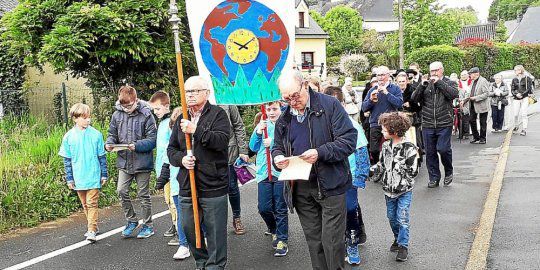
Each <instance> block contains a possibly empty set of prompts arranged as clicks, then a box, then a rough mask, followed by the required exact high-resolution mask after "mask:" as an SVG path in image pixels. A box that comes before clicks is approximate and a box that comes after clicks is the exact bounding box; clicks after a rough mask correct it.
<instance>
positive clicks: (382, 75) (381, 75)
mask: <svg viewBox="0 0 540 270" xmlns="http://www.w3.org/2000/svg"><path fill="white" fill-rule="evenodd" d="M386 75H388V73H380V74H377V77H384V76H386Z"/></svg>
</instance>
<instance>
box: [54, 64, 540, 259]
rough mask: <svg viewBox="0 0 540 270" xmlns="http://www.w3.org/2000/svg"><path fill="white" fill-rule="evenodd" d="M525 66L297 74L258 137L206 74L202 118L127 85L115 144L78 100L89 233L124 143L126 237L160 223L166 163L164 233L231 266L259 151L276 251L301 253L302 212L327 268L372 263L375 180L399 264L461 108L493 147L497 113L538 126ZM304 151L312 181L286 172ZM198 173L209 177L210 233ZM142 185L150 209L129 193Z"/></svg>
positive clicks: (76, 171)
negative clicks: (230, 237) (359, 77)
mask: <svg viewBox="0 0 540 270" xmlns="http://www.w3.org/2000/svg"><path fill="white" fill-rule="evenodd" d="M514 70H515V73H516V78H514V79H513V80H512V83H511V85H510V86H506V85H505V84H504V82H503V78H502V77H500V76H496V77H495V82H493V83H489V82H488V80H487V79H485V78H484V77H482V76H480V70H479V69H478V68H471V69H470V70H469V71H463V72H462V73H461V74H460V78H458V77H457V75H456V74H452V75H451V76H450V77H446V76H444V67H443V64H442V63H441V62H434V63H431V64H430V66H429V72H428V73H427V74H425V75H424V74H422V73H421V70H420V67H419V66H418V65H417V64H412V65H410V66H409V68H408V69H407V70H397V71H395V72H391V71H390V69H389V68H388V67H385V66H380V67H375V68H374V69H373V70H372V73H373V76H372V77H371V79H370V80H369V81H368V82H367V85H366V88H365V90H364V91H363V93H362V94H359V93H358V92H356V91H355V90H354V89H353V87H352V80H351V79H346V80H345V84H344V85H343V87H337V86H335V85H333V84H332V83H330V82H326V81H325V82H320V81H319V80H318V78H315V77H309V78H305V77H304V76H303V74H302V73H301V72H300V71H298V70H285V71H284V72H283V73H282V74H281V76H280V78H279V80H278V86H279V90H280V92H281V96H282V100H280V101H274V102H270V103H267V104H265V105H264V106H265V109H266V115H267V118H266V119H265V118H260V117H257V120H256V121H257V122H256V127H255V129H254V131H253V133H252V134H246V130H245V127H244V123H243V121H242V118H241V115H240V113H239V110H238V108H237V107H236V106H229V105H228V106H217V105H213V104H211V103H210V102H209V101H208V99H209V97H210V94H211V92H210V85H209V82H208V81H207V80H206V79H205V78H203V77H200V76H194V77H190V78H189V79H188V80H186V82H185V95H186V102H187V109H188V114H189V115H188V117H187V119H188V120H186V119H184V118H183V117H182V111H181V110H180V109H179V108H176V109H174V110H172V112H171V102H170V98H169V95H168V94H167V93H166V92H163V91H157V92H156V93H154V95H153V96H152V97H151V98H150V100H149V101H148V102H145V101H143V100H140V99H139V98H138V96H137V91H136V90H135V89H134V88H133V87H131V86H127V85H126V86H122V87H121V88H120V89H119V91H118V100H117V101H116V105H115V111H114V113H113V114H112V117H111V121H110V126H109V130H108V134H107V137H106V139H105V140H103V137H102V135H101V133H100V132H99V131H97V130H96V129H94V128H93V127H92V126H91V125H90V118H91V111H90V107H88V106H87V105H85V104H81V103H78V104H75V105H74V106H73V107H72V108H71V110H70V112H69V114H70V116H71V118H72V119H73V121H74V123H75V125H74V127H73V128H72V129H71V130H69V131H68V132H67V133H66V134H65V136H64V138H63V141H62V144H61V148H60V151H59V155H61V156H62V157H63V159H64V166H65V174H66V177H65V178H66V181H67V185H68V187H69V188H70V189H73V190H76V192H77V194H78V196H79V198H80V201H81V203H82V207H83V209H84V213H85V214H86V217H87V223H88V228H87V232H86V233H85V237H86V239H87V240H88V241H90V242H95V241H96V235H97V234H98V232H99V230H98V226H97V221H98V200H99V189H101V188H102V186H103V185H104V184H105V183H106V181H107V180H108V168H107V162H106V155H107V152H109V153H112V152H115V153H116V154H117V159H116V167H117V170H118V181H117V193H118V196H119V197H120V201H121V206H122V209H123V211H124V214H125V219H126V226H125V228H124V230H123V231H122V234H121V235H122V237H126V238H127V237H137V238H141V239H143V238H148V237H151V236H152V235H153V234H154V233H155V230H154V226H153V220H152V203H151V198H150V176H151V173H152V171H154V172H155V175H156V178H157V181H156V186H155V188H156V189H158V190H164V192H163V194H164V199H165V202H166V204H167V206H168V208H169V212H170V217H171V226H170V228H169V229H168V230H167V231H166V232H164V236H167V237H172V239H171V240H170V241H169V242H168V245H173V246H178V250H177V252H176V253H175V254H174V255H173V258H174V259H177V260H182V259H186V258H188V257H190V256H193V257H194V259H195V267H196V268H197V269H224V268H225V265H226V263H227V227H228V226H227V223H228V205H229V204H230V206H231V209H232V213H233V217H232V229H233V230H234V233H235V234H236V235H242V234H245V233H246V229H245V228H244V225H243V223H242V220H241V206H240V205H241V204H240V191H239V188H238V179H237V173H236V170H235V164H236V163H238V162H249V161H250V160H252V159H251V158H252V156H253V155H256V158H255V164H256V167H257V170H256V173H255V176H254V178H255V181H256V182H257V185H258V186H257V188H258V211H259V214H260V216H261V218H262V221H263V222H264V224H265V225H266V227H267V230H266V231H265V232H264V234H265V235H268V236H271V239H272V240H271V241H269V245H271V246H272V248H273V249H274V256H276V257H282V256H286V255H287V253H288V238H289V235H288V225H289V219H288V216H289V212H290V213H291V214H292V213H296V214H297V215H298V218H299V220H300V224H301V226H302V229H303V231H304V235H305V240H306V242H307V246H308V250H309V254H310V258H311V264H312V268H313V269H344V266H345V261H346V262H348V263H349V264H359V263H360V262H361V257H360V254H359V251H358V245H360V244H363V243H365V242H366V239H367V236H366V230H365V226H364V221H363V218H362V212H361V205H360V204H359V202H358V188H365V186H366V184H365V182H366V181H368V180H371V181H373V182H380V183H381V186H382V190H383V194H384V198H385V202H386V206H387V217H388V220H389V224H390V229H391V231H392V234H393V235H394V241H393V243H391V245H389V246H390V248H389V250H390V251H391V252H397V255H396V260H397V261H406V260H407V258H408V248H409V238H410V236H409V224H410V207H411V201H412V190H413V187H414V184H415V177H416V176H417V174H418V171H419V168H420V167H421V164H422V163H423V162H424V161H425V164H426V167H427V171H428V175H429V183H428V187H429V188H436V187H437V186H439V182H440V180H441V179H442V180H443V184H444V185H450V184H451V183H452V181H453V165H452V146H451V145H452V134H453V131H455V124H454V123H455V120H456V117H457V116H456V114H455V113H454V111H455V110H458V111H459V117H460V119H461V122H462V123H463V125H460V127H459V128H460V129H461V131H462V132H463V134H464V136H470V135H472V137H473V138H472V140H471V143H474V144H485V143H486V132H487V131H486V129H487V117H488V113H489V112H490V111H491V115H492V119H493V126H492V127H493V130H492V131H493V132H501V131H502V130H504V129H505V127H506V128H513V131H514V132H516V133H519V134H521V135H523V136H525V135H526V129H527V113H526V112H527V106H528V105H529V98H528V97H529V96H531V95H532V94H533V86H532V85H533V81H532V80H531V79H530V78H529V77H528V76H526V75H525V73H524V69H523V67H522V66H516V67H515V69H514ZM509 93H511V95H512V96H513V100H510V99H508V98H507V96H508V95H509ZM507 106H510V107H511V108H513V111H514V114H513V116H514V117H515V119H513V120H514V121H513V122H512V123H513V126H509V125H508V124H506V125H505V117H504V116H505V107H507ZM478 122H479V126H480V129H478ZM265 134H267V136H265ZM186 135H190V136H188V137H189V138H191V140H190V141H186ZM248 136H249V137H248ZM188 145H190V146H191V148H189V147H188ZM188 149H191V150H188ZM268 150H270V152H271V157H270V159H271V161H272V162H271V165H270V166H271V168H270V169H269V168H268V163H267V158H268V156H267V155H268V153H269V152H268ZM154 153H155V158H154ZM291 156H297V157H299V158H300V159H302V160H304V161H305V162H308V163H310V164H313V166H312V169H311V171H310V173H309V180H295V181H280V180H278V177H279V175H280V172H281V171H282V170H283V169H285V168H287V167H288V166H289V161H290V159H288V158H287V157H291ZM440 163H442V165H443V168H444V177H443V175H442V173H441V171H440V169H439V167H440ZM190 173H194V176H195V179H196V191H197V197H196V199H197V203H198V206H199V211H198V213H199V215H198V217H199V223H200V225H201V226H200V231H199V232H197V233H196V226H195V222H194V216H196V215H195V213H194V211H193V203H194V202H193V201H192V198H193V197H192V194H191V192H192V190H191V186H190V176H189V175H190ZM269 173H270V175H269ZM133 182H135V183H136V186H137V196H138V198H139V199H140V201H141V211H140V215H141V216H140V217H139V216H138V215H137V214H136V212H135V210H134V208H133V205H132V203H131V199H130V196H129V189H130V186H131V185H132V183H133ZM139 219H142V222H139ZM137 228H139V230H138V231H137V232H135V230H137ZM197 228H198V227H197ZM199 233H200V235H202V236H203V237H204V241H202V247H201V248H197V247H196V237H197V235H198V234H199ZM344 258H345V260H344Z"/></svg>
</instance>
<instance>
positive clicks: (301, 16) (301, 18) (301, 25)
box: [298, 12, 305, 28]
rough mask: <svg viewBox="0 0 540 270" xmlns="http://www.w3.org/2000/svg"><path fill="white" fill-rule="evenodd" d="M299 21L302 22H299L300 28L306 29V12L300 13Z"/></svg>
mask: <svg viewBox="0 0 540 270" xmlns="http://www.w3.org/2000/svg"><path fill="white" fill-rule="evenodd" d="M298 19H299V20H300V21H299V22H298V27H300V28H305V24H304V12H298Z"/></svg>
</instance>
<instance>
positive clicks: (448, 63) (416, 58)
mask: <svg viewBox="0 0 540 270" xmlns="http://www.w3.org/2000/svg"><path fill="white" fill-rule="evenodd" d="M434 61H441V62H443V64H444V66H445V74H446V75H449V74H451V73H454V72H455V73H457V74H459V73H460V72H461V71H462V70H468V69H470V68H471V67H478V68H480V72H481V74H482V76H484V77H486V78H491V77H492V76H493V75H494V74H496V73H498V72H500V71H503V70H509V69H513V68H514V66H516V65H523V66H524V67H525V69H526V70H527V71H529V72H530V73H532V74H533V75H534V76H535V77H536V78H539V77H540V45H539V44H518V45H513V44H506V43H493V42H486V41H479V42H471V43H465V44H460V46H459V47H452V46H448V45H438V46H431V47H424V48H421V49H418V50H415V51H413V52H411V53H410V54H409V55H407V63H408V64H409V63H412V62H417V63H419V64H420V66H421V67H422V69H423V70H424V72H426V71H427V69H428V68H427V67H428V66H429V64H430V63H431V62H434Z"/></svg>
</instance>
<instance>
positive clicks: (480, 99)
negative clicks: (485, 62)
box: [469, 67, 490, 144]
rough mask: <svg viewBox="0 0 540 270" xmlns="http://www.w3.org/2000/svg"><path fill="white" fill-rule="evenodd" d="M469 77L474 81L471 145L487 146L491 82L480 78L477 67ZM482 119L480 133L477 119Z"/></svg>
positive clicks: (472, 89) (470, 121) (471, 103)
mask: <svg viewBox="0 0 540 270" xmlns="http://www.w3.org/2000/svg"><path fill="white" fill-rule="evenodd" d="M469 76H470V77H471V80H472V85H471V96H470V97H469V100H470V102H469V103H470V107H469V111H470V115H471V118H470V119H469V124H470V125H471V131H472V135H473V140H472V141H471V143H479V144H486V130H487V117H488V112H489V108H490V107H489V88H490V85H489V82H488V81H487V80H486V78H484V77H482V76H480V69H479V68H477V67H473V68H471V70H469ZM478 118H480V133H478V125H477V124H476V119H478Z"/></svg>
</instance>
